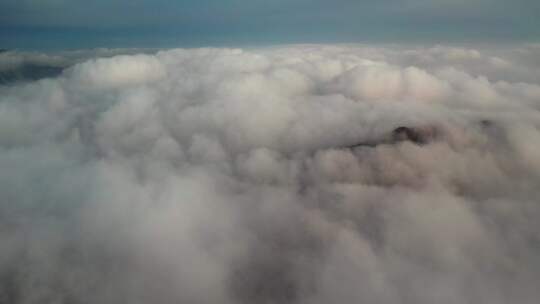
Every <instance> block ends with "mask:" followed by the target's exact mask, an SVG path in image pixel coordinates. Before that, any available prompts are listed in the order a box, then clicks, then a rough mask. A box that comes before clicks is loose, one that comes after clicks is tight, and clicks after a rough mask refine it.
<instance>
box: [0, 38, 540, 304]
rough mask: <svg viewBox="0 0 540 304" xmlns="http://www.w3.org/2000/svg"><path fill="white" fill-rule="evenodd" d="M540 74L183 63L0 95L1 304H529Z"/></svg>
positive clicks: (512, 65) (491, 65) (113, 62)
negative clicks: (397, 137)
mask: <svg viewBox="0 0 540 304" xmlns="http://www.w3.org/2000/svg"><path fill="white" fill-rule="evenodd" d="M539 55H540V48H539V47H538V46H537V45H521V46H518V47H513V48H503V47H492V48H490V49H481V48H480V49H471V48H453V47H446V46H435V47H429V48H425V47H404V46H388V47H375V46H362V45H350V46H346V45H299V46H288V47H275V48H265V49H250V50H241V49H190V50H187V49H175V50H167V51H160V52H157V53H155V54H138V55H119V56H113V57H110V58H95V59H89V60H86V61H84V62H81V63H78V64H75V65H73V66H71V67H69V68H67V69H66V70H65V71H64V72H63V73H62V74H61V75H60V76H59V77H56V78H50V79H43V80H40V81H36V82H30V83H24V84H12V85H9V86H8V85H5V86H0V168H2V170H1V171H0V302H6V303H120V302H133V303H171V302H182V303H334V302H335V303H350V302H366V303H434V302H437V303H536V302H537V299H538V298H539V297H540V291H539V290H538V288H537V286H536V285H537V282H538V281H539V280H540V224H538V220H537V219H538V217H539V216H540V206H539V201H538V197H540V190H539V189H540V187H539V186H540V156H539V154H538V150H539V149H540V113H539V110H540V103H539V102H540V72H538V71H540V69H539V65H540V62H538V60H537V58H538V56H539ZM96 57H100V55H99V54H97V55H96ZM40 58H42V59H40V60H45V61H47V60H48V58H52V59H51V60H53V61H54V62H63V61H62V60H64V59H65V58H63V57H62V56H60V55H59V57H40ZM400 126H409V127H414V128H419V129H423V130H433V131H432V132H434V134H436V137H434V139H433V140H431V141H429V142H427V143H425V144H423V145H419V144H416V143H414V142H409V141H402V142H388V141H387V140H386V138H387V137H388V134H390V133H391V132H392V130H394V129H395V128H397V127H400ZM430 132H431V131H430ZM364 142H369V143H375V144H373V145H366V146H358V147H356V148H347V147H350V146H354V145H356V144H359V143H364ZM377 143H378V144H377Z"/></svg>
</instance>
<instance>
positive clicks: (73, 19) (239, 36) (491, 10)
mask: <svg viewBox="0 0 540 304" xmlns="http://www.w3.org/2000/svg"><path fill="white" fill-rule="evenodd" d="M539 40H540V1H539V0H401V1H399V0H377V1H375V0H369V1H366V0H356V1H355V0H182V1H173V0H153V1H152V0H93V1H89V0H84V1H83V0H0V47H2V48H22V49H64V48H86V47H173V46H205V45H260V44H274V43H302V42H371V41H376V42H478V41H480V42H492V41H539Z"/></svg>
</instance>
